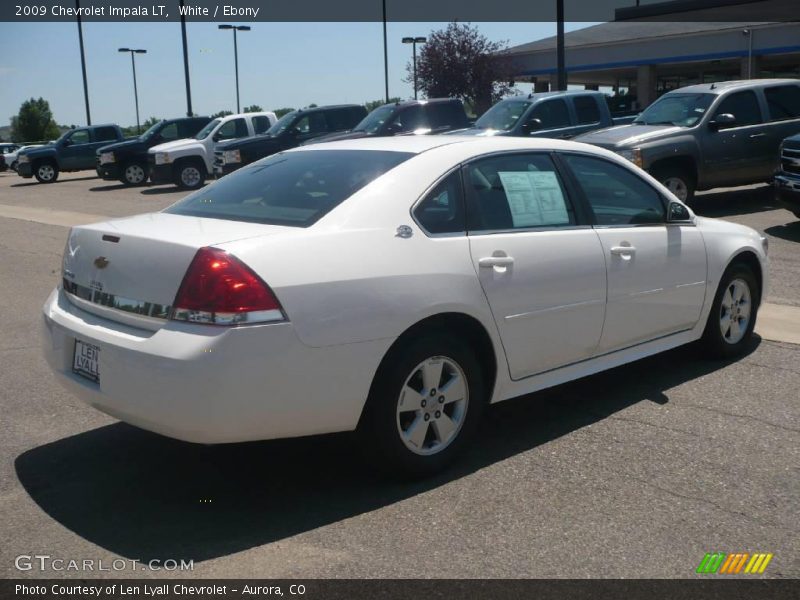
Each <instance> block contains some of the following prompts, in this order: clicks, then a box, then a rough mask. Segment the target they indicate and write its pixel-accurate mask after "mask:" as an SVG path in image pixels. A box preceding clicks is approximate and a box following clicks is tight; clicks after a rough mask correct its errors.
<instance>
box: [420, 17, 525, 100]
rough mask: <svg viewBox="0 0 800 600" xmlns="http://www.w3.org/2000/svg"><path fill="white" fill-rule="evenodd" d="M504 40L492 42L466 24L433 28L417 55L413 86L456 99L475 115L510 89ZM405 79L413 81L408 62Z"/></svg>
mask: <svg viewBox="0 0 800 600" xmlns="http://www.w3.org/2000/svg"><path fill="white" fill-rule="evenodd" d="M507 50H508V44H507V43H506V42H492V41H491V40H489V38H487V37H486V36H484V35H483V34H481V32H480V31H478V28H477V27H473V26H471V25H469V24H466V23H455V22H454V23H450V24H449V25H448V26H447V27H446V28H445V29H440V30H438V31H433V32H431V34H430V35H429V36H428V43H427V44H425V45H423V46H422V50H421V51H420V53H419V56H418V58H417V87H418V89H420V90H422V91H423V92H424V94H425V95H426V96H427V97H428V98H460V99H461V100H463V101H464V102H465V103H466V104H469V105H471V106H472V107H473V108H474V110H475V112H476V114H481V113H483V112H485V111H486V109H488V108H489V107H490V106H491V105H492V104H494V103H495V102H497V101H498V100H500V99H501V98H502V97H503V96H505V95H507V94H508V93H510V92H511V86H512V84H511V83H510V82H511V80H512V75H513V70H512V65H511V60H510V58H509V57H508V54H507ZM406 71H407V73H408V75H407V76H406V79H405V81H406V82H407V83H412V82H413V81H414V65H413V64H412V62H411V61H409V63H408V65H407V67H406Z"/></svg>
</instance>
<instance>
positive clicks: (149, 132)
mask: <svg viewBox="0 0 800 600" xmlns="http://www.w3.org/2000/svg"><path fill="white" fill-rule="evenodd" d="M163 124H164V121H159V122H158V123H156V124H155V125H153V126H152V127H151V128H150V129H148V130H147V131H145V132H144V133H143V134H142V135H140V136H139V139H140V140H146V139H147V138H149V137H150V136H152V135H154V134H156V133H157V132H158V130H159V129H161V126H162V125H163Z"/></svg>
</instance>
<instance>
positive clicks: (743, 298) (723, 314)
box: [702, 263, 761, 358]
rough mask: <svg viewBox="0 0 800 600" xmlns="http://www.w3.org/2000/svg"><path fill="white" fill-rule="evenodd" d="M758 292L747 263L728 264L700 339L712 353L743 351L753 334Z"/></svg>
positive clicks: (726, 354)
mask: <svg viewBox="0 0 800 600" xmlns="http://www.w3.org/2000/svg"><path fill="white" fill-rule="evenodd" d="M760 293H761V291H760V290H759V287H758V281H757V280H756V277H755V275H754V274H753V271H752V270H751V269H750V267H748V266H747V265H745V264H743V263H734V264H732V265H731V266H730V267H728V269H727V270H726V271H725V273H724V274H723V276H722V280H721V281H720V285H719V288H718V289H717V293H716V295H715V296H714V303H713V304H712V306H711V312H710V313H709V315H708V321H707V322H706V328H705V331H704V332H703V338H702V343H703V345H704V346H705V348H706V350H708V351H709V353H710V354H711V355H713V356H715V357H718V358H731V357H733V356H737V355H739V354H741V353H742V352H744V351H745V349H746V348H747V346H748V344H749V343H750V339H751V338H752V337H753V328H754V327H755V324H756V315H757V313H758V305H759V302H760Z"/></svg>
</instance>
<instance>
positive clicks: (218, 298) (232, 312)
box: [172, 248, 285, 325]
mask: <svg viewBox="0 0 800 600" xmlns="http://www.w3.org/2000/svg"><path fill="white" fill-rule="evenodd" d="M172 318H173V319H177V320H181V321H193V322H196V323H215V324H218V325H236V324H239V323H264V322H268V321H283V320H284V319H285V317H284V314H283V309H282V308H281V305H280V302H278V299H277V298H275V295H274V294H273V293H272V290H271V289H269V286H268V285H267V284H266V283H264V281H262V279H261V278H260V277H259V276H258V275H256V274H255V273H254V272H253V271H252V270H251V269H250V268H249V267H248V266H247V265H245V264H244V263H243V262H242V261H240V260H239V259H238V258H236V257H235V256H233V255H231V254H228V253H227V252H225V251H223V250H220V249H219V248H200V250H198V251H197V254H195V256H194V259H192V263H191V264H190V265H189V269H188V270H187V271H186V275H184V276H183V281H182V282H181V287H180V288H178V293H177V295H176V296H175V302H173V304H172Z"/></svg>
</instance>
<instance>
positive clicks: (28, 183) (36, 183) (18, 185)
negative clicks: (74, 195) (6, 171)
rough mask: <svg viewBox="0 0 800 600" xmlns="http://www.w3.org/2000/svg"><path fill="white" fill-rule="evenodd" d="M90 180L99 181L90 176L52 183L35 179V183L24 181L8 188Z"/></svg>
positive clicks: (94, 176) (95, 176) (95, 177)
mask: <svg viewBox="0 0 800 600" xmlns="http://www.w3.org/2000/svg"><path fill="white" fill-rule="evenodd" d="M90 179H97V175H89V176H88V177H70V178H69V179H56V180H55V181H54V182H52V183H39V182H38V181H36V180H35V179H34V180H33V181H24V182H22V183H12V184H11V185H10V186H8V187H27V186H29V185H58V184H59V183H70V182H72V181H88V180H90Z"/></svg>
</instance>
